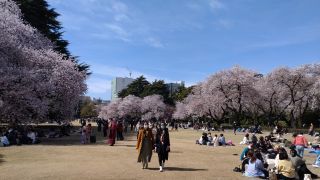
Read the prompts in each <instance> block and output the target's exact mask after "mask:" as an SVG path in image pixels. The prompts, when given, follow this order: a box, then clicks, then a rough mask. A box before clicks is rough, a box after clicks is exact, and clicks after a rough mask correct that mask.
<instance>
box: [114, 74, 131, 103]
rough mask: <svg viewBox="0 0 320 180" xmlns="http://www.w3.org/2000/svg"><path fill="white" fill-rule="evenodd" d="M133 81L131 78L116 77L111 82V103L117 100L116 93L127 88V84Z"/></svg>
mask: <svg viewBox="0 0 320 180" xmlns="http://www.w3.org/2000/svg"><path fill="white" fill-rule="evenodd" d="M133 81H134V79H132V78H127V77H125V78H122V77H116V78H113V79H112V82H111V101H113V100H115V99H117V98H118V93H119V92H120V91H122V90H123V89H125V88H127V87H128V85H129V84H131V83H132V82H133Z"/></svg>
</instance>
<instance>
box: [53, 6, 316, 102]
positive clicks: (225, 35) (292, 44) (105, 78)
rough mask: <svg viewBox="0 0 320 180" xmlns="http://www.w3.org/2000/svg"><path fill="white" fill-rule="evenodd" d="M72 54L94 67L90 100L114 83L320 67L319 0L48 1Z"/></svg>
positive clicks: (190, 81) (190, 82)
mask: <svg viewBox="0 0 320 180" xmlns="http://www.w3.org/2000/svg"><path fill="white" fill-rule="evenodd" d="M48 2H49V4H50V6H51V7H53V8H55V9H56V11H57V12H58V13H59V14H61V16H60V17H59V18H58V19H59V21H61V23H62V26H63V27H64V31H65V33H64V38H65V39H67V40H68V41H69V42H70V46H69V49H70V51H71V53H72V54H73V55H76V56H79V57H80V61H83V62H85V63H87V64H89V65H90V66H91V71H92V72H93V74H92V75H91V76H90V78H89V79H88V81H87V84H88V93H87V95H88V96H91V97H95V98H99V97H100V98H102V99H105V100H110V98H111V80H112V78H114V77H116V76H119V77H129V72H132V77H133V78H135V77H138V76H140V75H144V76H145V77H146V78H147V79H148V80H149V81H153V80H155V79H158V80H165V81H166V82H176V81H185V82H186V85H187V86H189V85H193V84H196V83H197V82H200V81H203V80H205V79H206V78H207V77H208V76H209V75H210V74H213V73H214V72H217V71H220V70H223V69H226V68H231V67H232V66H234V65H240V66H241V67H244V68H248V69H252V70H255V71H258V72H261V73H263V74H265V73H268V72H270V71H271V70H272V69H274V68H277V67H279V66H280V67H281V66H282V67H283V66H289V67H296V66H299V65H302V64H306V63H319V62H320V11H319V7H320V1H318V0H306V1H301V0H282V1H279V0H259V1H256V0H228V1H227V0H122V1H117V0H48Z"/></svg>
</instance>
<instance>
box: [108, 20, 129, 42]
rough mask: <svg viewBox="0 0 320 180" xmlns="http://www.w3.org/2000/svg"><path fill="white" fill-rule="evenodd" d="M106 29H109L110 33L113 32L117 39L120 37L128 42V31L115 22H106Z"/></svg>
mask: <svg viewBox="0 0 320 180" xmlns="http://www.w3.org/2000/svg"><path fill="white" fill-rule="evenodd" d="M105 26H106V28H107V29H109V30H110V31H111V32H112V33H114V34H115V35H116V36H115V37H116V38H117V39H120V40H122V41H125V42H130V41H131V40H130V39H129V33H128V32H127V31H126V30H125V29H124V28H122V27H121V26H119V25H117V24H106V25H105Z"/></svg>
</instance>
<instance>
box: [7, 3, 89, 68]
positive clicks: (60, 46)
mask: <svg viewBox="0 0 320 180" xmlns="http://www.w3.org/2000/svg"><path fill="white" fill-rule="evenodd" d="M13 1H15V2H16V3H17V5H18V6H19V8H20V9H21V12H22V15H23V19H24V20H25V21H26V22H27V23H28V24H30V25H31V26H32V27H34V28H36V29H37V30H38V31H40V32H41V33H42V34H43V35H44V36H46V37H47V38H48V39H49V40H51V41H52V42H53V43H54V44H55V49H54V50H56V51H57V52H60V53H62V54H64V55H65V56H66V57H68V58H70V59H71V60H72V61H74V62H76V63H77V65H78V70H79V71H86V72H87V74H90V73H89V65H87V64H84V63H79V62H78V60H77V57H75V56H72V55H71V54H70V52H69V50H68V48H67V46H68V44H69V42H68V41H67V40H65V39H63V38H62V35H63V32H62V26H61V23H60V22H59V21H58V20H57V18H58V16H59V15H60V14H58V13H57V12H56V11H55V9H54V8H50V7H49V5H48V3H47V1H46V0H13Z"/></svg>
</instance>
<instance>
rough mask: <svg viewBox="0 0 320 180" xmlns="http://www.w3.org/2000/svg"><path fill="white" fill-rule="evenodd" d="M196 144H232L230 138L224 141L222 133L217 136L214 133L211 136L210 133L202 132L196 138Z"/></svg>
mask: <svg viewBox="0 0 320 180" xmlns="http://www.w3.org/2000/svg"><path fill="white" fill-rule="evenodd" d="M196 144H199V145H207V146H214V147H216V146H234V144H233V143H232V141H231V140H229V141H226V139H225V137H224V135H223V134H220V136H219V137H218V135H217V134H215V135H214V136H213V137H212V136H211V133H210V132H209V133H205V132H204V133H202V136H201V137H200V138H199V139H198V140H196Z"/></svg>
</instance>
